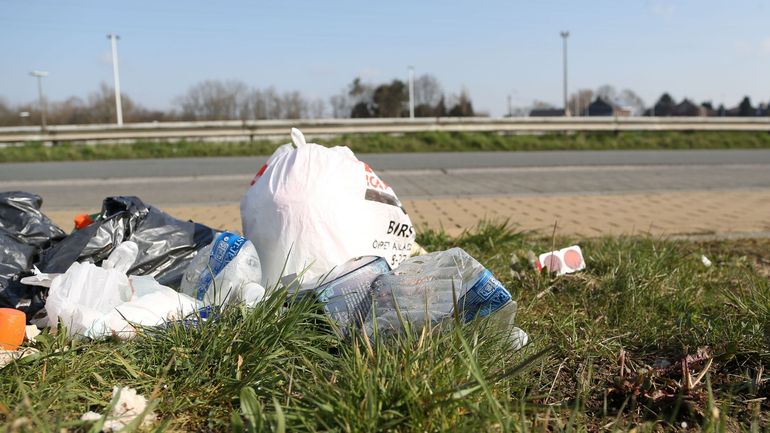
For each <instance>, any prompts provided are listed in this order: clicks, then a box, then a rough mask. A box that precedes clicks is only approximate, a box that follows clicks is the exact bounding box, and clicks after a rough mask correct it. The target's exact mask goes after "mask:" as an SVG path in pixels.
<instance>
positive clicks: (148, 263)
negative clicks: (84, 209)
mask: <svg viewBox="0 0 770 433" xmlns="http://www.w3.org/2000/svg"><path fill="white" fill-rule="evenodd" d="M215 234H216V232H215V231H214V230H213V229H212V228H210V227H207V226H205V225H203V224H198V223H194V222H192V221H181V220H178V219H176V218H174V217H172V216H171V215H169V214H167V213H165V212H163V211H161V210H159V209H157V208H155V207H152V206H149V205H146V204H145V203H144V202H142V200H140V199H139V198H138V197H108V198H106V199H104V202H103V203H102V211H101V213H100V214H99V216H98V217H97V218H96V220H95V221H94V223H92V224H91V225H89V226H87V227H85V228H83V229H81V230H78V231H77V232H75V233H72V234H71V235H70V236H68V237H67V238H66V239H64V240H63V241H61V242H59V243H58V244H56V245H55V246H53V247H52V248H50V249H48V250H45V251H43V252H42V253H41V254H40V260H39V262H38V263H36V266H37V267H38V269H40V270H41V271H42V272H46V273H61V272H65V271H66V270H67V269H68V268H69V267H70V265H72V263H74V262H76V261H77V262H84V261H88V262H91V263H94V264H96V265H99V264H101V262H102V260H104V259H106V258H107V257H109V255H110V253H111V252H112V250H114V249H115V248H116V247H117V246H118V245H120V244H121V243H122V242H123V241H128V240H130V241H133V242H136V244H137V245H138V246H139V255H138V256H137V258H136V262H134V265H133V266H132V268H131V269H130V270H129V271H128V273H129V274H130V275H151V276H153V277H154V278H155V279H156V280H158V282H159V283H161V284H163V285H166V286H170V287H174V288H177V287H179V284H180V283H181V281H182V276H183V274H184V271H185V269H186V267H187V265H188V264H189V262H190V260H191V259H192V258H193V257H195V254H196V253H197V252H198V250H199V249H201V248H203V247H204V246H206V245H208V244H209V243H211V241H213V240H214V235H215Z"/></svg>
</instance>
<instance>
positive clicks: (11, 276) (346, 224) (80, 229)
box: [0, 129, 582, 359]
mask: <svg viewBox="0 0 770 433" xmlns="http://www.w3.org/2000/svg"><path fill="white" fill-rule="evenodd" d="M291 137H292V141H293V143H290V144H286V145H283V146H280V147H279V148H278V149H277V150H276V151H275V153H274V154H273V155H272V156H271V157H270V159H269V160H268V161H267V163H266V164H265V165H264V166H263V167H261V168H260V169H259V171H258V173H257V175H256V177H255V178H254V180H253V182H252V184H251V186H250V187H249V189H248V190H247V191H246V193H245V195H244V197H243V200H242V202H241V217H242V218H241V219H242V221H243V236H241V235H239V234H237V233H233V232H227V231H225V232H218V231H217V230H214V229H212V228H210V227H206V226H205V225H202V224H198V223H194V222H192V221H181V220H178V219H176V218H174V217H172V216H171V215H169V214H167V213H165V212H163V211H161V210H159V209H157V208H155V207H153V206H150V205H148V204H146V203H144V202H143V201H142V200H141V199H139V198H138V197H108V198H106V199H104V201H103V203H102V208H101V211H100V212H99V213H97V214H94V215H81V216H79V217H77V218H76V224H75V229H74V230H73V231H72V232H71V233H70V234H68V235H67V234H66V233H65V232H64V231H63V230H61V229H60V228H59V227H57V226H56V225H55V224H54V223H53V222H52V221H51V220H50V219H48V218H47V217H46V216H45V215H43V214H42V213H41V212H40V207H41V204H42V199H41V198H40V197H39V196H36V195H34V194H29V193H24V192H7V193H1V194H0V248H2V252H3V260H2V263H0V307H5V308H4V309H2V310H0V339H1V340H3V341H0V345H2V346H3V349H4V350H6V351H11V352H18V353H21V352H22V351H23V350H24V349H23V339H24V327H25V325H27V323H32V324H34V325H37V326H38V327H41V328H43V327H52V328H54V329H56V327H57V326H58V325H59V324H62V325H64V327H65V329H66V330H67V332H68V333H69V334H71V335H73V336H83V337H88V338H101V337H105V336H119V337H131V336H134V335H136V333H137V330H138V329H139V328H140V327H152V326H161V325H163V324H164V323H166V322H168V321H173V320H182V319H185V318H187V317H189V316H191V315H198V316H200V317H204V316H205V314H206V312H207V311H211V309H212V308H214V309H216V308H219V307H222V306H223V305H225V304H238V305H246V306H253V305H255V304H257V303H258V302H260V301H261V300H262V299H264V298H265V297H266V296H269V295H270V294H271V293H272V292H273V291H274V290H276V289H277V288H279V287H287V288H288V290H289V294H290V297H289V299H290V300H295V301H296V300H297V299H302V298H306V297H312V298H313V299H315V300H317V301H318V302H320V303H322V304H323V308H324V309H325V311H326V313H327V314H328V316H329V317H330V318H331V319H332V322H333V323H334V324H336V328H337V330H338V331H339V332H340V334H341V335H342V336H349V335H350V334H351V332H352V331H354V330H356V329H357V330H359V331H360V332H362V333H365V334H366V335H369V336H370V337H371V336H373V335H374V334H375V333H378V332H379V333H383V334H387V333H394V332H402V331H403V329H404V326H403V325H404V323H405V322H410V323H411V324H412V325H413V328H420V327H421V326H422V325H425V324H436V323H438V322H441V321H443V320H448V319H457V318H459V320H460V321H461V322H469V321H471V320H473V319H475V318H477V317H485V316H489V317H490V319H491V320H492V322H493V323H495V324H496V325H497V326H499V327H500V329H503V330H506V331H508V332H509V335H510V337H511V343H512V345H513V346H514V347H521V346H522V345H524V344H526V342H527V335H526V334H525V333H524V332H523V331H521V330H520V329H518V328H515V327H514V326H513V320H514V317H515V313H516V301H514V300H513V299H512V298H511V295H510V293H509V292H508V290H506V288H505V287H503V285H502V284H501V283H500V282H499V281H498V280H497V279H496V278H495V277H494V275H492V273H491V272H490V271H489V270H487V269H486V268H485V267H484V266H483V265H482V264H480V263H479V262H478V261H476V260H475V259H474V258H473V257H471V256H469V255H468V254H467V253H466V252H465V251H463V250H461V249H459V248H453V249H450V250H447V251H438V252H433V253H429V254H424V255H419V256H414V257H412V251H419V247H418V246H417V245H416V244H415V230H414V227H413V225H412V222H411V220H410V218H409V215H407V213H406V211H405V209H404V207H403V206H402V204H401V202H400V201H399V199H398V197H397V196H396V194H395V192H394V191H393V189H392V188H391V187H390V186H389V185H388V184H386V183H385V182H383V181H382V180H381V179H380V178H379V176H377V174H376V173H375V172H374V171H373V170H372V169H371V168H370V167H369V166H368V165H367V164H365V163H364V162H361V161H359V160H358V159H357V158H356V157H355V155H354V154H353V152H352V151H351V150H350V149H348V148H347V147H334V148H326V147H323V146H320V145H317V144H314V143H306V142H305V138H304V137H303V135H302V133H301V132H299V131H298V130H296V129H293V130H292V133H291ZM557 253H558V254H559V255H558V257H560V260H561V261H562V262H563V263H564V264H565V269H562V271H565V270H567V269H566V268H567V267H569V268H570V269H569V270H572V269H573V268H574V269H577V268H579V264H578V263H576V262H575V260H574V258H573V253H571V252H570V251H565V252H554V253H550V254H551V255H550V256H549V258H547V259H544V262H545V266H547V267H548V268H549V269H551V270H554V266H555V260H556V259H555V258H556V257H557ZM577 253H580V251H579V249H578V250H577ZM581 260H582V256H581ZM19 329H21V331H19ZM19 356H21V355H19ZM16 357H18V356H16V355H13V356H12V357H11V358H12V359H15V358H16Z"/></svg>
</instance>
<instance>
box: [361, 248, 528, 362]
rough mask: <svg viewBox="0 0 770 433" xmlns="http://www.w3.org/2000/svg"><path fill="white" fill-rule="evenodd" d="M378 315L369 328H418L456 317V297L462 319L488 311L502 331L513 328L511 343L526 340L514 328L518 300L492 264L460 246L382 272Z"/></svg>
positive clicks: (368, 323) (376, 306) (378, 282)
mask: <svg viewBox="0 0 770 433" xmlns="http://www.w3.org/2000/svg"><path fill="white" fill-rule="evenodd" d="M372 288H373V289H374V292H375V303H374V312H373V313H374V314H372V315H370V317H368V318H367V320H366V323H365V325H364V326H365V329H366V331H367V333H369V335H372V332H373V329H374V321H375V318H376V324H377V328H378V329H380V330H383V331H388V330H399V329H400V328H401V320H400V319H399V317H398V315H399V313H400V314H401V317H403V319H404V320H405V321H408V322H410V323H411V324H412V326H414V327H417V328H419V327H422V326H423V325H424V324H425V323H426V322H430V323H436V322H438V321H440V320H444V319H446V318H449V317H452V315H453V314H454V306H455V299H456V300H457V301H456V302H457V307H458V309H460V311H459V312H458V314H459V315H460V317H461V318H462V320H463V321H464V322H466V323H467V322H469V321H471V320H473V319H474V318H475V317H485V316H490V315H491V319H492V321H493V322H494V323H495V324H496V325H497V326H498V327H499V328H500V329H502V330H506V331H508V332H510V335H511V338H512V339H513V340H514V341H513V344H514V346H516V347H521V346H523V345H524V344H526V341H527V338H526V334H525V333H524V332H523V331H521V330H520V329H518V328H514V327H513V320H514V318H515V316H516V301H514V300H513V299H511V294H510V293H509V292H508V290H506V288H505V287H503V285H502V284H501V283H500V282H499V281H498V280H497V279H496V278H495V277H494V275H492V272H490V271H489V270H488V269H486V268H485V267H484V266H483V265H481V264H480V263H479V262H478V261H476V259H474V258H473V257H471V256H470V255H468V253H466V252H465V251H464V250H462V249H460V248H452V249H449V250H446V251H438V252H434V253H430V254H426V255H423V256H418V257H412V258H410V259H407V260H405V261H404V262H403V263H401V265H399V267H398V268H396V269H394V270H392V271H391V272H388V273H386V274H383V275H381V276H380V277H378V278H377V279H376V280H375V281H374V283H372Z"/></svg>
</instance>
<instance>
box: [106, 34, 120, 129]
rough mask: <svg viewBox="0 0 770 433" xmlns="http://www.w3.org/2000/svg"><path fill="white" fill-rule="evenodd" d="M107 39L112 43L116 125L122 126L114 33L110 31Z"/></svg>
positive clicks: (116, 40)
mask: <svg viewBox="0 0 770 433" xmlns="http://www.w3.org/2000/svg"><path fill="white" fill-rule="evenodd" d="M107 39H109V40H110V42H111V43H112V79H113V81H114V83H115V86H114V87H115V112H116V113H117V117H118V119H117V121H118V126H123V105H122V104H121V103H120V72H119V71H118V39H120V37H119V36H118V35H116V34H112V33H110V34H109V35H107Z"/></svg>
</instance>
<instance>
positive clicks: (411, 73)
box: [409, 66, 414, 119]
mask: <svg viewBox="0 0 770 433" xmlns="http://www.w3.org/2000/svg"><path fill="white" fill-rule="evenodd" d="M409 118H410V119H414V68H413V67H412V66H410V67H409Z"/></svg>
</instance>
